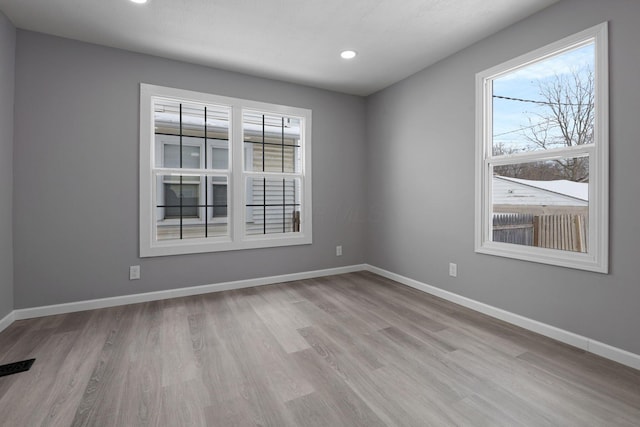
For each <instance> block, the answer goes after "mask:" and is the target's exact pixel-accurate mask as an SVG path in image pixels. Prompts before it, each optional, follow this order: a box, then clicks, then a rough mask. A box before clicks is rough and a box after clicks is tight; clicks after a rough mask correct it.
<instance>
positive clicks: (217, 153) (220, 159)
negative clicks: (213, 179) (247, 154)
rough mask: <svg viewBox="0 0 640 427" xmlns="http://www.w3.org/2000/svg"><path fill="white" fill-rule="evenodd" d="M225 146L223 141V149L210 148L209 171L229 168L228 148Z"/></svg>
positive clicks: (226, 143)
mask: <svg viewBox="0 0 640 427" xmlns="http://www.w3.org/2000/svg"><path fill="white" fill-rule="evenodd" d="M216 145H218V144H216ZM227 145H228V142H227V141H225V146H224V147H218V146H214V147H212V148H211V169H228V168H229V148H228V147H227Z"/></svg>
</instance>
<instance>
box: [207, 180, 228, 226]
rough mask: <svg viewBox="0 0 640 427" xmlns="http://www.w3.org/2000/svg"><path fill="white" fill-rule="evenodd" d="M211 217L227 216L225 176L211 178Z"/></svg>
mask: <svg viewBox="0 0 640 427" xmlns="http://www.w3.org/2000/svg"><path fill="white" fill-rule="evenodd" d="M211 180H212V182H211V217H212V218H225V219H226V217H227V207H228V203H229V202H228V198H227V182H226V178H211Z"/></svg>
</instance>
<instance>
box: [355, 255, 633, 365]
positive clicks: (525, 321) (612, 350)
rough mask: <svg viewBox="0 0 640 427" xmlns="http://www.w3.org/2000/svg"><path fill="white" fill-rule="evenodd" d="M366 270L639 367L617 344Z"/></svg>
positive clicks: (384, 272)
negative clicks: (612, 344)
mask: <svg viewBox="0 0 640 427" xmlns="http://www.w3.org/2000/svg"><path fill="white" fill-rule="evenodd" d="M366 270H367V271H369V272H371V273H375V274H378V275H380V276H382V277H386V278H387V279H391V280H394V281H396V282H398V283H402V284H403V285H407V286H410V287H412V288H414V289H418V290H419V291H422V292H426V293H428V294H431V295H435V296H437V297H440V298H442V299H445V300H447V301H451V302H453V303H456V304H459V305H461V306H463V307H467V308H470V309H472V310H475V311H478V312H480V313H483V314H486V315H488V316H491V317H495V318H496V319H500V320H503V321H505V322H507V323H511V324H512V325H516V326H520V327H521V328H524V329H527V330H529V331H532V332H536V333H538V334H540V335H544V336H546V337H549V338H553V339H554V340H557V341H560V342H563V343H565V344H569V345H572V346H574V347H577V348H580V349H582V350H584V351H587V352H589V353H593V354H597V355H598V356H601V357H604V358H605V359H609V360H613V361H614V362H618V363H621V364H623V365H626V366H630V367H632V368H635V369H640V355H638V354H635V353H631V352H629V351H626V350H622V349H620V348H617V347H612V346H610V345H608V344H604V343H601V342H599V341H595V340H592V339H591V338H587V337H585V336H582V335H578V334H574V333H573V332H569V331H566V330H564V329H560V328H556V327H555V326H551V325H548V324H546V323H542V322H538V321H537V320H533V319H529V318H528V317H524V316H520V315H519V314H515V313H511V312H509V311H506V310H502V309H500V308H497V307H493V306H491V305H488V304H485V303H482V302H479V301H475V300H472V299H470V298H467V297H463V296H461V295H458V294H454V293H453V292H449V291H445V290H443V289H440V288H436V287H435V286H431V285H427V284H425V283H422V282H419V281H417V280H414V279H410V278H408V277H405V276H401V275H399V274H396V273H392V272H390V271H387V270H383V269H382V268H378V267H374V266H372V265H368V264H367V265H366Z"/></svg>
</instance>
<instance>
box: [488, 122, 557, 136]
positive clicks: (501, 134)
mask: <svg viewBox="0 0 640 427" xmlns="http://www.w3.org/2000/svg"><path fill="white" fill-rule="evenodd" d="M552 120H553V119H547V120H544V121H541V122H540V123H536V124H535V125H531V126H524V127H521V128H519V129H515V130H510V131H508V132H502V133H498V134H495V135H493V137H494V138H495V137H497V136H503V135H508V134H510V133H516V132H521V131H523V130H527V129H533V128H534V127H537V126H540V125H542V124H546V123H549V122H550V121H552Z"/></svg>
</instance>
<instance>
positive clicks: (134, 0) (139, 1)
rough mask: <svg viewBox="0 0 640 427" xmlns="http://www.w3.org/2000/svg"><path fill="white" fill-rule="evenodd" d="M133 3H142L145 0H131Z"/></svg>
mask: <svg viewBox="0 0 640 427" xmlns="http://www.w3.org/2000/svg"><path fill="white" fill-rule="evenodd" d="M131 1H132V2H133V3H138V4H143V3H146V2H147V0H131Z"/></svg>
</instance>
